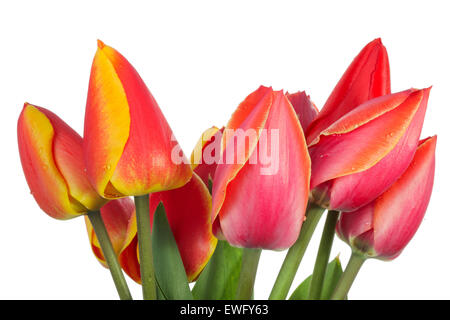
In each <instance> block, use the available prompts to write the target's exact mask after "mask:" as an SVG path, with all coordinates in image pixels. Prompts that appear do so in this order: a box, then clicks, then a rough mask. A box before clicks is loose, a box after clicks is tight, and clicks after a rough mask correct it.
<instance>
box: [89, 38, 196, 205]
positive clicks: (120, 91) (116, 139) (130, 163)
mask: <svg viewBox="0 0 450 320" xmlns="http://www.w3.org/2000/svg"><path fill="white" fill-rule="evenodd" d="M174 150H177V152H181V151H180V148H179V146H178V143H177V142H176V140H175V139H174V138H173V134H172V130H171V129H170V127H169V125H168V123H167V121H166V119H165V118H164V115H163V114H162V112H161V110H160V109H159V107H158V104H157V103H156V101H155V99H154V98H153V96H152V94H151V93H150V91H149V90H148V89H147V87H146V85H145V84H144V82H143V81H142V79H141V77H140V76H139V74H138V73H137V72H136V70H135V69H134V68H133V66H132V65H131V64H130V63H129V62H128V61H127V60H126V59H125V58H124V57H123V56H122V55H121V54H120V53H119V52H117V51H116V50H114V49H113V48H111V47H109V46H107V45H105V44H103V43H102V42H101V41H99V42H98V50H97V53H96V54H95V57H94V61H93V63H92V69H91V76H90V81H89V91H88V98H87V104H86V116H85V127H84V157H85V161H86V167H87V174H88V177H89V178H90V180H91V183H92V185H93V186H94V188H95V189H96V190H97V192H98V193H99V194H100V195H101V196H103V197H105V198H119V197H124V196H127V195H145V194H148V193H151V192H157V191H162V190H169V189H174V188H178V187H181V186H183V185H184V184H186V182H187V181H189V179H190V178H191V176H192V170H191V167H190V165H189V162H188V161H187V160H186V159H185V157H184V155H182V154H181V155H180V154H177V159H180V158H181V159H182V161H180V163H176V161H173V159H172V152H173V151H174ZM181 153H182V152H181Z"/></svg>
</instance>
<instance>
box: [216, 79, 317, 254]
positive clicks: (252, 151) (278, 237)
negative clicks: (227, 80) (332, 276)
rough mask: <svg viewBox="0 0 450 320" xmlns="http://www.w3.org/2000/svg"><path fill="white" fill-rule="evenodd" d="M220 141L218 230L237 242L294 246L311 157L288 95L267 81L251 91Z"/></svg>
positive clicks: (233, 241) (305, 196) (307, 189)
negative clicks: (272, 87) (264, 84)
mask: <svg viewBox="0 0 450 320" xmlns="http://www.w3.org/2000/svg"><path fill="white" fill-rule="evenodd" d="M263 129H264V130H263ZM267 145H268V147H267ZM222 147H223V148H222V150H223V151H222V163H219V164H218V165H217V168H216V172H215V175H214V182H213V193H212V194H213V205H212V219H213V221H214V224H215V225H214V232H215V233H216V234H217V235H218V236H221V237H222V236H223V237H225V238H226V239H227V240H228V242H229V243H230V244H232V245H234V246H240V247H247V248H265V249H284V248H288V247H290V246H291V245H292V244H293V243H294V242H295V240H296V239H297V237H298V235H299V232H300V228H301V225H302V222H303V219H304V214H305V209H306V204H307V201H308V193H309V177H310V159H309V156H308V151H307V147H306V143H305V139H304V136H303V132H302V129H301V126H300V123H299V120H298V118H297V116H296V114H295V111H294V109H293V107H292V105H291V104H290V103H289V100H288V99H287V98H286V96H285V95H284V94H283V93H282V92H281V91H275V92H274V91H273V90H272V89H271V88H267V87H260V88H259V89H258V90H256V91H255V92H253V93H252V94H250V95H249V96H248V97H247V98H246V99H245V100H244V101H243V102H242V103H241V104H240V105H239V107H238V108H237V110H236V111H235V112H234V114H233V116H232V117H231V120H230V122H229V123H228V125H227V127H226V129H225V131H224V136H223V139H222ZM264 154H271V159H270V160H269V161H267V160H266V159H263V158H264V157H263V155H264ZM269 166H270V167H271V168H270V170H264V169H267V167H269Z"/></svg>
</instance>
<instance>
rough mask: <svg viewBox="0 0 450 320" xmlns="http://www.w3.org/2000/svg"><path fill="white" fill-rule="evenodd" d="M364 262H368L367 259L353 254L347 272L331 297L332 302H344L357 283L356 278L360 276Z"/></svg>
mask: <svg viewBox="0 0 450 320" xmlns="http://www.w3.org/2000/svg"><path fill="white" fill-rule="evenodd" d="M364 261H366V257H364V256H363V255H361V254H359V253H355V252H353V253H352V256H351V257H350V261H349V262H348V264H347V267H346V268H345V271H344V273H343V274H342V277H341V279H339V282H338V284H337V286H336V289H335V290H334V292H333V295H332V296H331V300H344V299H345V298H346V297H347V294H348V292H349V291H350V288H351V286H352V284H353V282H354V281H355V278H356V276H357V275H358V272H359V270H360V269H361V267H362V265H363V263H364Z"/></svg>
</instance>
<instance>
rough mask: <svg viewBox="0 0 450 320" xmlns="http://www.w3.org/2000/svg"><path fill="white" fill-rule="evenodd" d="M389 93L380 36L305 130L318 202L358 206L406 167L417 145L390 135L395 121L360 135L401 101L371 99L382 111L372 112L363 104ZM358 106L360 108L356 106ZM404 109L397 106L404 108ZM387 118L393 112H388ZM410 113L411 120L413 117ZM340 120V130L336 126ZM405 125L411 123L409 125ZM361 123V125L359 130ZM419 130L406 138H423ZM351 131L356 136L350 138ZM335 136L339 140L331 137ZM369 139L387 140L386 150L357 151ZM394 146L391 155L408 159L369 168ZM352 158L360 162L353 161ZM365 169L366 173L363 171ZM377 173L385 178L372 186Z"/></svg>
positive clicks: (340, 206) (418, 123)
mask: <svg viewBox="0 0 450 320" xmlns="http://www.w3.org/2000/svg"><path fill="white" fill-rule="evenodd" d="M388 94H390V75H389V61H388V57H387V52H386V49H385V47H384V46H383V44H382V43H381V40H380V39H376V40H374V41H372V42H370V43H369V44H368V45H367V46H366V47H364V49H363V50H362V51H361V52H360V53H359V54H358V56H357V57H356V58H355V59H354V60H353V62H352V63H351V65H350V66H349V67H348V69H347V71H346V72H345V73H344V75H343V76H342V78H341V80H340V81H339V82H338V84H337V85H336V87H335V88H334V90H333V92H332V94H331V95H330V97H329V98H328V100H327V102H326V103H325V105H324V107H323V108H322V110H321V111H320V112H319V114H318V116H317V117H316V118H315V119H314V120H313V121H312V123H311V124H310V125H309V126H308V129H307V131H306V133H307V134H306V141H307V143H308V146H309V148H310V154H311V161H312V168H311V169H312V172H311V189H312V190H313V191H312V196H313V200H314V202H316V203H318V204H319V205H322V206H323V207H327V208H329V209H334V210H342V211H352V210H355V209H357V208H358V207H361V206H362V205H364V204H367V203H369V202H370V201H372V200H373V199H374V198H376V197H377V196H378V195H380V194H381V193H382V192H383V191H384V190H386V188H387V187H389V185H390V184H392V183H393V181H395V180H396V178H398V176H399V175H400V174H401V173H402V172H403V171H404V170H405V169H406V166H407V165H408V163H409V161H410V160H411V157H412V150H414V147H415V146H412V147H411V148H406V149H407V150H403V149H402V147H401V146H402V144H401V143H398V142H399V141H398V138H394V139H391V138H389V136H390V135H391V134H392V136H396V137H397V135H396V134H395V132H394V129H395V128H394V126H393V127H392V128H388V127H387V123H386V126H385V129H387V130H388V131H389V132H388V133H385V132H382V128H380V129H377V130H380V131H379V132H378V131H371V133H370V134H371V136H366V137H364V138H363V137H362V135H361V134H358V132H359V131H364V130H368V129H367V127H369V126H374V125H375V124H374V123H375V122H379V121H384V120H383V119H380V120H378V118H381V116H382V115H383V114H384V113H386V112H388V111H392V109H393V108H394V107H395V106H397V105H398V101H396V100H395V99H396V96H394V97H392V99H391V100H390V101H386V100H379V102H377V103H375V102H372V103H371V104H372V105H373V107H372V109H376V108H378V109H379V110H378V112H377V111H374V112H373V113H372V114H371V115H369V111H368V110H367V111H363V110H365V109H367V108H368V106H367V105H366V107H361V108H360V106H361V105H363V104H364V103H367V102H368V101H369V100H372V99H374V98H376V97H379V96H383V95H388ZM427 98H428V93H426V94H425V95H424V98H423V100H424V106H426V99H427ZM388 100H389V98H388ZM405 100H406V99H405ZM383 104H384V107H383ZM358 108H359V111H356V109H358ZM400 109H401V108H400ZM400 109H399V110H398V111H401V110H400ZM415 111H416V109H414V108H413V109H412V110H411V114H414V113H415ZM421 114H422V113H421V112H419V113H418V116H417V118H420V115H421ZM355 115H356V117H355ZM386 117H390V116H388V115H386ZM391 118H392V117H391ZM406 118H407V119H411V118H410V117H409V116H407V117H406ZM422 120H423V119H422ZM339 124H340V129H339V130H336V129H337V127H338V126H339ZM403 125H405V128H406V126H407V124H403ZM421 125H422V124H421V121H420V119H417V121H416V122H415V126H416V127H421ZM360 127H361V129H359V130H358V128H360ZM364 128H365V129H364ZM405 128H403V129H405ZM374 129H375V128H374ZM416 129H417V128H416ZM401 131H402V130H401ZM415 131H417V130H415ZM402 132H404V130H403V131H402ZM414 133H415V135H414V134H413V135H412V136H413V137H411V139H410V140H408V141H407V142H408V143H410V144H413V142H412V140H414V137H415V139H416V141H417V139H418V134H417V132H414ZM382 135H383V136H382ZM386 135H387V137H386ZM350 136H353V137H352V138H350ZM347 137H348V138H347ZM385 137H386V138H385ZM333 139H335V140H336V141H335V142H332V141H331V140H333ZM383 139H385V141H383ZM338 140H339V141H340V142H339V143H338ZM342 141H345V147H344V145H342V143H343V142H342ZM358 142H359V143H358ZM401 142H405V141H401ZM364 143H365V145H367V146H369V145H371V146H374V147H376V146H379V147H381V146H383V145H384V146H385V147H386V149H385V151H383V152H378V151H379V150H378V151H377V150H376V149H377V148H373V150H366V149H367V148H366V149H365V150H364V152H359V153H358V154H356V151H360V150H361V149H360V148H361V144H364ZM338 144H339V147H338ZM328 145H332V146H334V150H333V147H330V148H328ZM395 145H397V146H398V148H397V149H396V150H395V151H393V152H392V153H391V154H390V155H391V157H390V158H392V157H394V156H397V157H400V158H401V159H403V160H404V161H400V163H399V164H398V166H396V168H392V170H384V168H386V167H388V168H390V167H391V163H390V162H392V159H391V160H389V161H388V160H386V161H384V162H380V164H379V165H378V166H377V168H378V169H374V170H372V171H367V170H368V169H369V168H371V167H373V166H374V165H375V164H376V163H377V162H378V161H379V160H381V159H382V158H383V157H384V156H386V151H389V150H392V149H393V148H392V147H393V146H395ZM338 149H339V150H340V151H339V152H338V151H337V150H338ZM361 151H362V150H361ZM402 151H403V152H402ZM383 154H384V155H383ZM349 158H351V159H354V160H355V161H353V162H352V161H351V159H349ZM388 158H389V157H388ZM408 160H409V161H408ZM356 162H358V163H356ZM339 164H341V165H345V167H346V169H344V168H343V167H340V166H339ZM333 169H334V170H333ZM331 171H333V173H331ZM362 171H366V172H365V173H361V172H362ZM380 171H381V172H380ZM383 173H384V174H383ZM366 174H367V175H366ZM378 174H380V175H381V176H382V177H381V178H380V177H378V178H377V180H378V182H376V181H375V184H371V185H370V188H367V185H366V183H365V181H367V179H368V178H369V177H370V176H375V175H378Z"/></svg>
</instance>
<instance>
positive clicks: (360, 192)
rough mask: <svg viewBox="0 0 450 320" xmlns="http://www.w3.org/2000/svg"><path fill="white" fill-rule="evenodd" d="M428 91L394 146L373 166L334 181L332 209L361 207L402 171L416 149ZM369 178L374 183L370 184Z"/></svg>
mask: <svg viewBox="0 0 450 320" xmlns="http://www.w3.org/2000/svg"><path fill="white" fill-rule="evenodd" d="M429 92H430V89H425V90H424V95H423V98H422V100H421V102H420V106H419V109H418V110H417V112H416V113H415V115H414V118H413V120H412V122H411V124H410V125H409V126H408V129H407V131H406V132H405V134H404V135H403V136H402V138H401V139H400V141H399V142H398V143H397V144H396V146H395V147H394V149H392V150H391V151H390V152H389V153H388V154H387V155H386V156H385V157H384V158H383V159H381V160H380V161H379V162H378V163H377V164H375V165H374V166H373V167H371V168H369V169H367V170H365V171H362V172H359V173H355V174H351V175H347V176H343V177H339V178H336V179H334V180H333V182H332V183H333V187H332V188H331V195H330V207H331V208H336V209H339V210H341V211H353V210H355V209H357V208H359V207H362V206H364V205H366V204H368V203H369V202H371V201H372V200H373V199H375V198H377V197H378V196H380V195H381V194H382V193H383V192H384V191H386V190H387V189H388V188H389V187H390V186H391V185H392V184H393V183H394V182H395V181H396V180H397V179H398V178H399V177H400V176H401V175H402V174H403V172H404V171H405V170H406V169H407V168H408V166H409V164H410V162H411V160H412V159H413V157H414V153H415V152H416V149H417V143H418V141H419V137H420V132H421V131H422V126H423V121H424V117H425V111H426V108H427V102H428V96H429ZM367 181H372V182H371V183H369V184H368V183H367Z"/></svg>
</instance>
